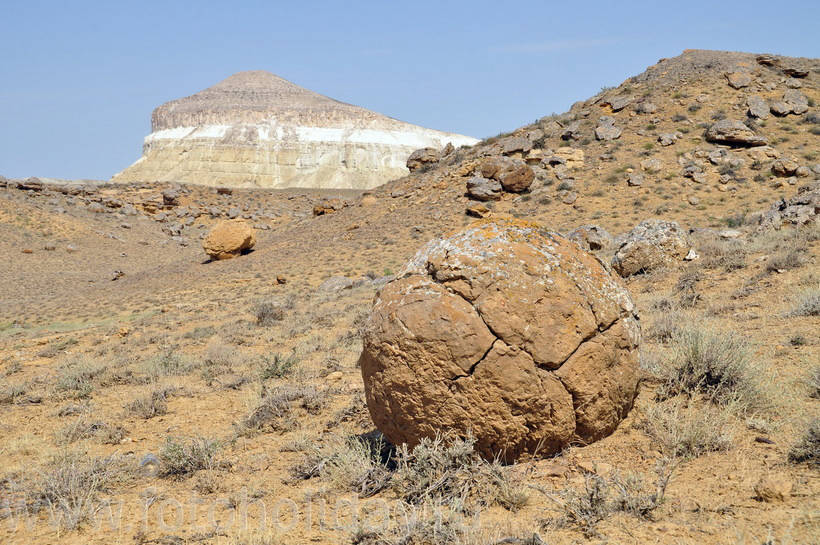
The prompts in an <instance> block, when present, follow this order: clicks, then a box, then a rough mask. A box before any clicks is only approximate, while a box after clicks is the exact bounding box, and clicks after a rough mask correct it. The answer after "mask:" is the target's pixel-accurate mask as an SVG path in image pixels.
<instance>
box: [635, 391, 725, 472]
mask: <svg viewBox="0 0 820 545" xmlns="http://www.w3.org/2000/svg"><path fill="white" fill-rule="evenodd" d="M729 418H730V417H729V414H728V412H727V411H726V410H725V409H720V408H717V407H712V406H709V405H706V406H703V407H696V406H695V405H693V404H692V403H689V404H686V403H683V402H680V401H676V400H671V401H667V402H665V403H659V404H656V405H652V406H650V407H649V409H648V411H647V414H646V431H647V433H648V434H649V435H650V436H651V437H652V438H653V439H654V440H655V441H656V442H657V443H658V445H659V446H660V449H661V451H662V452H663V453H664V454H665V455H666V456H668V457H670V458H681V459H684V460H688V459H691V458H697V457H698V456H700V455H702V454H705V453H707V452H716V451H721V450H728V449H729V448H730V447H731V445H732V436H731V433H730V431H729Z"/></svg>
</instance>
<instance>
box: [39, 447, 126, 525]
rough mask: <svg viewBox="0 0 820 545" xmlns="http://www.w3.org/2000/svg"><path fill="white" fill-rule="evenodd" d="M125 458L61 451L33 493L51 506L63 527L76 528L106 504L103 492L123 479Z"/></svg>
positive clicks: (51, 511) (51, 510)
mask: <svg viewBox="0 0 820 545" xmlns="http://www.w3.org/2000/svg"><path fill="white" fill-rule="evenodd" d="M122 466H123V461H122V460H121V459H119V458H117V457H108V458H87V457H85V456H81V455H80V454H78V453H66V454H61V455H59V456H57V457H56V458H54V459H53V460H51V461H50V462H49V464H48V465H47V467H46V468H45V469H44V470H43V471H42V472H41V473H40V476H39V479H38V481H37V483H36V484H35V485H34V489H33V490H32V492H31V494H32V497H33V499H34V500H36V501H37V502H39V503H40V504H41V505H43V506H45V507H47V508H48V509H49V512H50V514H51V519H52V521H54V522H55V523H56V524H58V525H59V526H60V527H62V528H66V529H75V528H77V527H79V526H80V525H81V524H83V523H84V522H86V521H88V520H90V519H91V518H92V517H94V516H95V515H96V513H97V512H98V511H99V510H100V509H101V508H102V506H103V504H102V502H101V501H100V497H99V496H100V493H102V492H105V491H107V490H108V489H109V487H110V486H112V485H113V484H114V483H116V482H117V481H118V480H119V479H121V477H120V475H121V474H122V473H121V470H122Z"/></svg>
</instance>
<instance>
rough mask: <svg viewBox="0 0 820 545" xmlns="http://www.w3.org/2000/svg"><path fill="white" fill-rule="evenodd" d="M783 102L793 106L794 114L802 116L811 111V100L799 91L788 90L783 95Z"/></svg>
mask: <svg viewBox="0 0 820 545" xmlns="http://www.w3.org/2000/svg"><path fill="white" fill-rule="evenodd" d="M783 102H785V103H786V104H788V105H789V106H791V110H792V113H793V114H795V115H802V114H804V113H806V112H808V111H809V99H808V98H806V95H804V94H803V93H801V92H800V91H798V90H797V89H787V90H786V92H785V93H783Z"/></svg>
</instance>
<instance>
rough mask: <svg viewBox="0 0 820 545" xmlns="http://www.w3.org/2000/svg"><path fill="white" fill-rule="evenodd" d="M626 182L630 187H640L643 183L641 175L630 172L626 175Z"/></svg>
mask: <svg viewBox="0 0 820 545" xmlns="http://www.w3.org/2000/svg"><path fill="white" fill-rule="evenodd" d="M626 183H627V184H628V185H629V186H631V187H640V186H642V185H643V175H641V174H638V173H637V172H632V173H630V174H629V176H628V177H627V179H626Z"/></svg>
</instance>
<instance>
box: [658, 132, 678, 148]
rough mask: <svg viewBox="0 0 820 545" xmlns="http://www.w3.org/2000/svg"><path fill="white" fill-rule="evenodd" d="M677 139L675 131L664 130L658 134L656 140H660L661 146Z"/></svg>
mask: <svg viewBox="0 0 820 545" xmlns="http://www.w3.org/2000/svg"><path fill="white" fill-rule="evenodd" d="M677 141H678V135H677V134H676V133H669V132H664V133H661V134H659V135H658V142H660V144H661V146H671V145H672V144H674V143H675V142H677Z"/></svg>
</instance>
